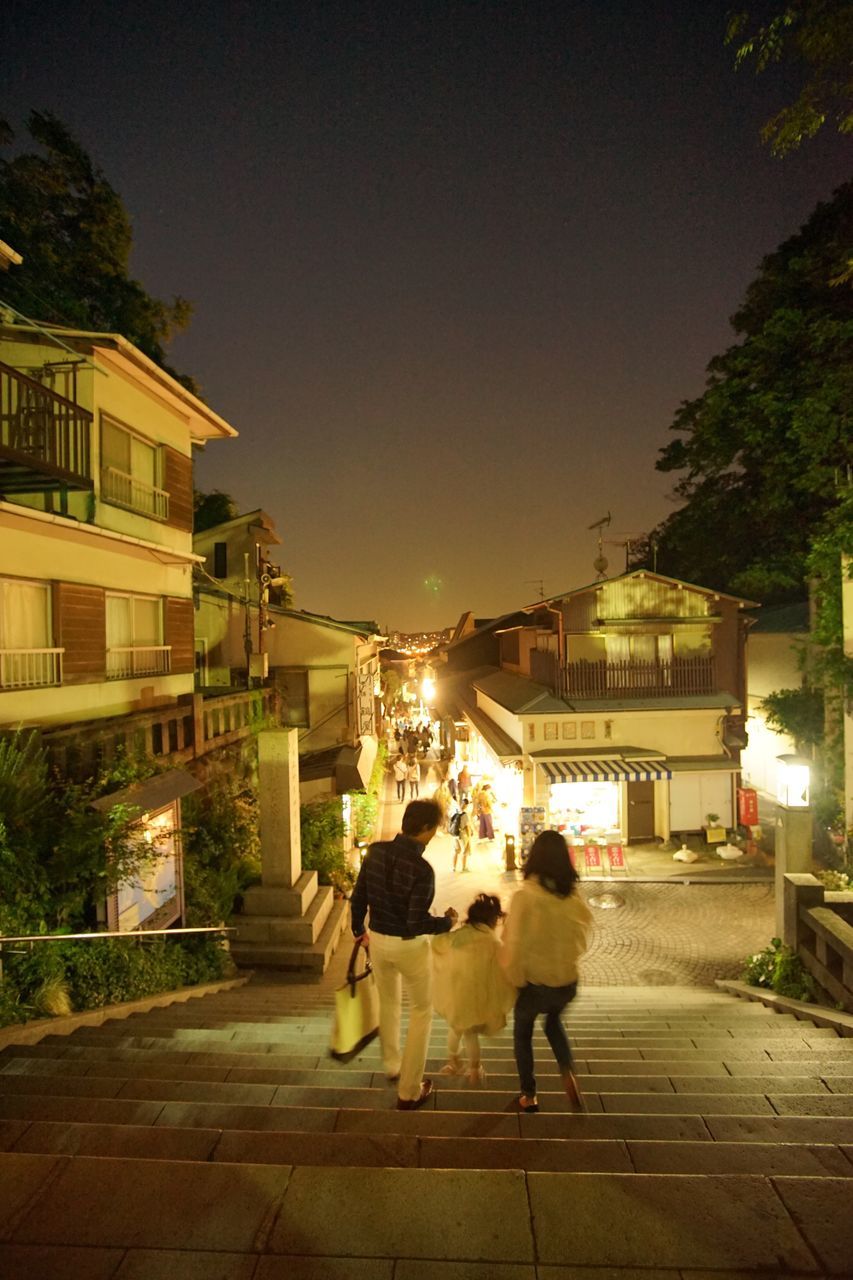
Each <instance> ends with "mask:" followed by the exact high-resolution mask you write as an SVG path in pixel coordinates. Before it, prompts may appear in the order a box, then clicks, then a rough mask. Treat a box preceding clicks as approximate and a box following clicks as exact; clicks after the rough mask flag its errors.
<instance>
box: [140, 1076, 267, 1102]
mask: <svg viewBox="0 0 853 1280" xmlns="http://www.w3.org/2000/svg"><path fill="white" fill-rule="evenodd" d="M274 1093H275V1085H272V1084H209V1083H207V1082H205V1081H203V1080H123V1081H122V1089H121V1093H120V1096H121V1097H122V1098H159V1099H160V1100H161V1101H162V1102H183V1101H186V1102H219V1103H225V1104H228V1103H231V1104H232V1105H235V1106H255V1107H264V1106H269V1104H270V1103H271V1102H272V1099H273V1095H274Z"/></svg>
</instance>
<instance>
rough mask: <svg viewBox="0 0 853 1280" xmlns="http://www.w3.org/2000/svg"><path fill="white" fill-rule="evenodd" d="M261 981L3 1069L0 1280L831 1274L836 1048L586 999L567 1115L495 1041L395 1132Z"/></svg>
mask: <svg viewBox="0 0 853 1280" xmlns="http://www.w3.org/2000/svg"><path fill="white" fill-rule="evenodd" d="M345 959H346V957H344V956H340V955H339V956H338V957H336V959H335V962H334V965H333V971H332V972H331V973H330V974H327V975H326V978H325V979H323V980H322V981H321V982H319V983H315V984H314V985H309V984H296V983H291V984H288V983H286V982H279V983H275V982H273V981H272V980H271V979H270V978H269V977H267V978H266V979H264V980H262V981H253V982H252V983H250V984H249V985H248V986H245V987H242V988H236V989H232V990H230V991H226V992H222V993H220V994H218V995H212V996H207V997H205V998H203V999H198V1000H190V1001H188V1002H186V1003H184V1004H180V1005H174V1006H171V1007H167V1008H159V1009H155V1010H152V1011H151V1012H149V1013H146V1014H138V1015H133V1016H130V1017H128V1018H126V1019H124V1020H121V1021H112V1022H107V1023H105V1024H104V1025H103V1026H101V1027H99V1028H96V1029H92V1028H81V1029H80V1030H78V1031H76V1032H74V1033H73V1034H71V1035H68V1036H56V1035H48V1036H45V1037H44V1038H43V1039H42V1040H41V1041H40V1042H38V1043H37V1044H32V1045H25V1044H18V1045H12V1046H9V1047H7V1048H6V1049H4V1050H3V1051H2V1053H0V1276H2V1278H3V1280H19V1278H23V1277H27V1278H28V1280H37V1278H38V1277H42V1276H44V1277H57V1278H59V1280H65V1278H76V1277H81V1278H82V1277H85V1278H86V1280H101V1278H102V1277H103V1278H104V1280H106V1278H107V1277H109V1278H110V1280H113V1278H114V1280H153V1278H154V1277H165V1276H174V1277H176V1278H179V1280H183V1278H184V1277H188V1278H189V1280H214V1278H215V1280H368V1277H370V1280H376V1278H377V1277H378V1278H379V1280H433V1278H435V1280H576V1278H578V1277H579V1278H580V1280H593V1278H598V1280H612V1278H613V1277H615V1276H620V1275H624V1276H630V1277H646V1278H647V1280H663V1277H670V1280H672V1278H673V1277H676V1278H678V1280H685V1278H691V1280H710V1277H711V1276H714V1277H717V1278H718V1280H719V1278H720V1277H724V1276H729V1277H735V1276H737V1277H743V1276H744V1275H745V1274H755V1273H759V1274H762V1273H763V1274H764V1275H767V1276H781V1275H785V1276H788V1275H795V1276H810V1277H815V1276H830V1275H832V1276H839V1275H848V1276H849V1275H853V1039H842V1038H840V1037H839V1036H837V1035H836V1034H835V1032H834V1031H833V1030H831V1029H826V1028H824V1029H821V1028H817V1027H815V1026H813V1025H812V1024H811V1023H808V1022H798V1021H796V1020H794V1019H793V1018H792V1017H787V1016H780V1015H773V1014H769V1013H768V1012H767V1010H765V1009H764V1008H763V1007H762V1006H760V1005H756V1004H749V1003H745V1002H741V1001H738V1000H736V999H734V998H733V997H731V996H727V995H723V994H721V993H719V992H717V991H714V990H710V989H703V988H674V987H669V988H663V987H651V988H637V987H633V988H606V987H598V988H596V987H587V988H586V989H585V990H584V991H583V992H582V994H581V996H580V997H579V999H578V1000H577V1002H576V1003H575V1005H574V1006H573V1007H572V1010H571V1015H570V1018H569V1029H570V1033H571V1036H572V1040H573V1043H574V1046H575V1050H576V1054H577V1059H578V1072H579V1077H580V1081H581V1084H582V1087H583V1088H584V1090H585V1094H586V1102H587V1108H588V1109H587V1112H586V1113H585V1114H573V1113H571V1111H570V1110H569V1107H568V1103H567V1100H566V1099H565V1097H564V1095H563V1094H562V1093H561V1092H560V1091H559V1079H558V1077H557V1075H556V1074H555V1072H554V1069H553V1060H552V1059H551V1058H550V1054H549V1051H548V1049H547V1046H546V1045H545V1043H544V1040H543V1038H542V1037H541V1035H540V1036H539V1037H538V1040H537V1064H538V1065H539V1070H540V1075H539V1085H540V1087H539V1097H540V1103H541V1108H542V1109H541V1111H540V1113H539V1114H538V1115H536V1116H519V1115H518V1113H517V1112H516V1111H515V1110H514V1107H513V1105H512V1100H513V1098H514V1096H515V1092H516V1089H517V1080H516V1076H515V1074H514V1066H513V1060H512V1042H511V1034H510V1032H509V1031H507V1032H505V1033H503V1034H502V1035H500V1036H498V1037H495V1038H494V1039H492V1040H490V1041H489V1042H487V1048H486V1054H485V1060H486V1065H487V1070H488V1078H487V1081H486V1083H485V1086H484V1087H481V1088H476V1087H469V1086H467V1084H466V1083H465V1082H464V1081H460V1080H456V1079H446V1078H444V1077H439V1076H438V1075H437V1072H438V1070H439V1068H440V1067H441V1065H442V1064H443V1062H444V1055H443V1048H444V1026H443V1023H442V1022H441V1021H440V1020H439V1019H436V1020H435V1023H434V1027H433V1036H432V1043H431V1057H430V1060H429V1061H428V1072H429V1073H431V1074H432V1076H433V1079H434V1080H435V1082H436V1092H435V1095H434V1097H433V1098H432V1099H430V1102H429V1104H428V1106H427V1107H425V1108H423V1109H422V1110H420V1111H417V1112H398V1111H396V1110H395V1109H394V1101H395V1091H394V1089H393V1087H391V1086H389V1085H388V1084H387V1082H386V1080H385V1077H384V1075H383V1073H382V1068H381V1062H380V1059H379V1051H378V1046H377V1045H376V1044H375V1043H374V1044H372V1045H371V1046H370V1047H369V1048H368V1049H367V1050H366V1051H365V1052H364V1053H362V1054H361V1056H360V1057H359V1058H358V1059H356V1060H355V1061H352V1062H350V1063H349V1064H346V1065H342V1064H337V1063H335V1062H333V1061H332V1060H331V1059H329V1058H328V1056H327V1052H326V1051H327V1044H328V1031H329V1019H330V1014H331V1007H332V1000H333V995H332V992H333V988H334V985H335V983H336V981H340V971H341V970H342V967H343V964H344V963H345Z"/></svg>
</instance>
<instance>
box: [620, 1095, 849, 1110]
mask: <svg viewBox="0 0 853 1280" xmlns="http://www.w3.org/2000/svg"><path fill="white" fill-rule="evenodd" d="M599 1096H600V1098H601V1105H602V1107H603V1108H604V1110H605V1111H607V1112H611V1113H616V1112H634V1113H637V1112H644V1113H645V1114H647V1115H653V1114H661V1115H663V1114H667V1113H670V1112H682V1113H684V1114H689V1115H697V1116H698V1115H705V1114H712V1115H747V1116H757V1115H763V1114H765V1113H766V1114H767V1115H772V1114H773V1108H772V1107H771V1106H770V1103H769V1102H768V1101H767V1099H766V1098H765V1097H764V1096H763V1095H762V1094H757V1093H733V1094H727V1093H672V1094H667V1093H656V1094H653V1095H647V1094H642V1093H602V1094H600V1095H599ZM826 1096H827V1098H830V1097H831V1095H830V1094H827V1095H826Z"/></svg>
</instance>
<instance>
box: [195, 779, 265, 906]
mask: <svg viewBox="0 0 853 1280" xmlns="http://www.w3.org/2000/svg"><path fill="white" fill-rule="evenodd" d="M183 848H184V893H185V899H186V922H187V924H188V925H207V924H213V925H216V924H221V923H222V922H223V920H228V919H229V918H230V916H231V915H232V914H233V912H234V908H235V903H236V902H237V900H238V899H239V897H240V896H241V894H243V893H244V892H245V890H246V888H247V887H248V885H250V884H252V883H253V882H254V881H256V880H258V879H259V878H260V874H261V854H260V839H259V834H258V813H257V801H256V799H255V795H254V792H252V791H251V789H249V788H248V787H246V786H244V784H243V782H242V781H241V779H239V778H235V777H234V776H233V774H232V773H231V772H230V771H229V770H228V769H227V768H226V767H224V766H222V767H219V768H217V769H216V770H214V771H213V772H212V773H211V774H210V776H209V777H208V780H207V783H206V785H205V787H204V790H203V791H199V792H196V793H195V794H194V795H192V796H189V797H187V799H186V800H184V805H183Z"/></svg>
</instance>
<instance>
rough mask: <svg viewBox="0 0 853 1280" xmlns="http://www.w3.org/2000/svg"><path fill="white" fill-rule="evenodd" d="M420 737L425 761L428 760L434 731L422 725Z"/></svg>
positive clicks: (426, 725)
mask: <svg viewBox="0 0 853 1280" xmlns="http://www.w3.org/2000/svg"><path fill="white" fill-rule="evenodd" d="M419 737H420V742H421V751H422V752H423V754H424V759H426V757H427V755H428V754H429V749H430V747H431V746H432V730H431V729H430V727H429V725H428V724H422V725H421V728H420V734H419Z"/></svg>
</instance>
